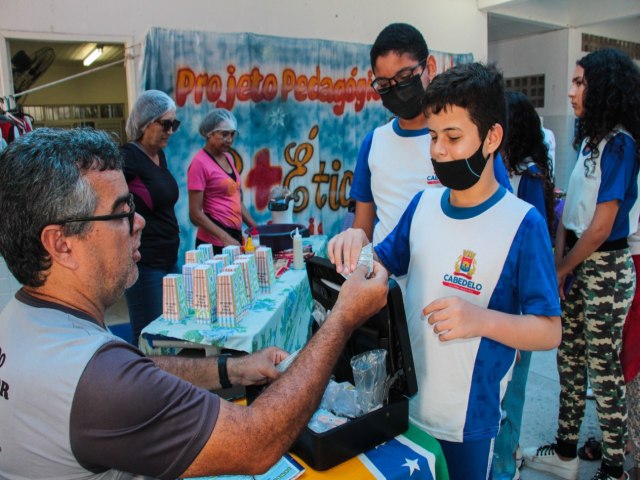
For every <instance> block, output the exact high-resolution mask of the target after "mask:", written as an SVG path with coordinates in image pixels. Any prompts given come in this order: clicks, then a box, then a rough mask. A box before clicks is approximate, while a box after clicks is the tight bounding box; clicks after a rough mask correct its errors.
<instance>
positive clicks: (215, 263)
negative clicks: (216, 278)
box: [204, 258, 224, 275]
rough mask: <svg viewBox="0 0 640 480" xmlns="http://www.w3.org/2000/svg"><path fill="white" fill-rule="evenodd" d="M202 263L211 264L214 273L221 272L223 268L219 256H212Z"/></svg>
mask: <svg viewBox="0 0 640 480" xmlns="http://www.w3.org/2000/svg"><path fill="white" fill-rule="evenodd" d="M204 263H205V265H211V266H212V267H213V271H214V272H215V274H216V275H218V274H219V273H220V272H222V269H223V268H224V260H222V259H221V258H212V259H211V260H207V261H206V262H204Z"/></svg>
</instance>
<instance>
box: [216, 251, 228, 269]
mask: <svg viewBox="0 0 640 480" xmlns="http://www.w3.org/2000/svg"><path fill="white" fill-rule="evenodd" d="M213 259H214V260H222V261H223V262H224V266H225V267H226V266H227V265H230V264H231V257H230V256H229V254H227V253H218V254H217V255H214V256H213Z"/></svg>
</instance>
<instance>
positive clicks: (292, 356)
mask: <svg viewBox="0 0 640 480" xmlns="http://www.w3.org/2000/svg"><path fill="white" fill-rule="evenodd" d="M299 353H300V350H296V351H295V352H293V353H292V354H290V355H289V356H288V357H287V358H285V359H284V360H283V361H281V362H280V363H279V364H278V365H276V370H278V371H279V372H280V373H284V372H285V371H286V370H287V368H289V366H290V365H291V364H292V363H293V361H294V360H295V359H296V357H297V356H298V354H299Z"/></svg>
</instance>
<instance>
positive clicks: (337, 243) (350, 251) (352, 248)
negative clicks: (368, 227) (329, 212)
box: [327, 228, 369, 275]
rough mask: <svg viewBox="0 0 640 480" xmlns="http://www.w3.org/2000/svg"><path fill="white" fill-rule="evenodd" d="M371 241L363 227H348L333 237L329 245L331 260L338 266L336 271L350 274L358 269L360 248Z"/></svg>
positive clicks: (328, 250)
mask: <svg viewBox="0 0 640 480" xmlns="http://www.w3.org/2000/svg"><path fill="white" fill-rule="evenodd" d="M368 243H369V239H368V238H367V234H366V233H364V230H362V229H361V228H348V229H347V230H345V231H344V232H341V233H339V234H338V235H336V236H335V237H333V238H332V239H331V240H330V241H329V244H328V245H327V253H328V254H329V260H330V261H331V263H333V264H334V265H335V266H336V272H338V273H342V274H344V275H349V273H351V272H352V271H354V270H355V269H356V266H357V264H358V258H359V257H360V250H362V247H364V246H365V245H367V244H368Z"/></svg>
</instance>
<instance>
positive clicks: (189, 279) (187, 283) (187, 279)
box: [182, 263, 198, 307]
mask: <svg viewBox="0 0 640 480" xmlns="http://www.w3.org/2000/svg"><path fill="white" fill-rule="evenodd" d="M197 266H198V264H196V263H185V264H184V265H183V266H182V278H183V281H184V293H185V297H186V299H187V305H188V306H189V307H191V306H192V305H193V269H194V268H195V267H197Z"/></svg>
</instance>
